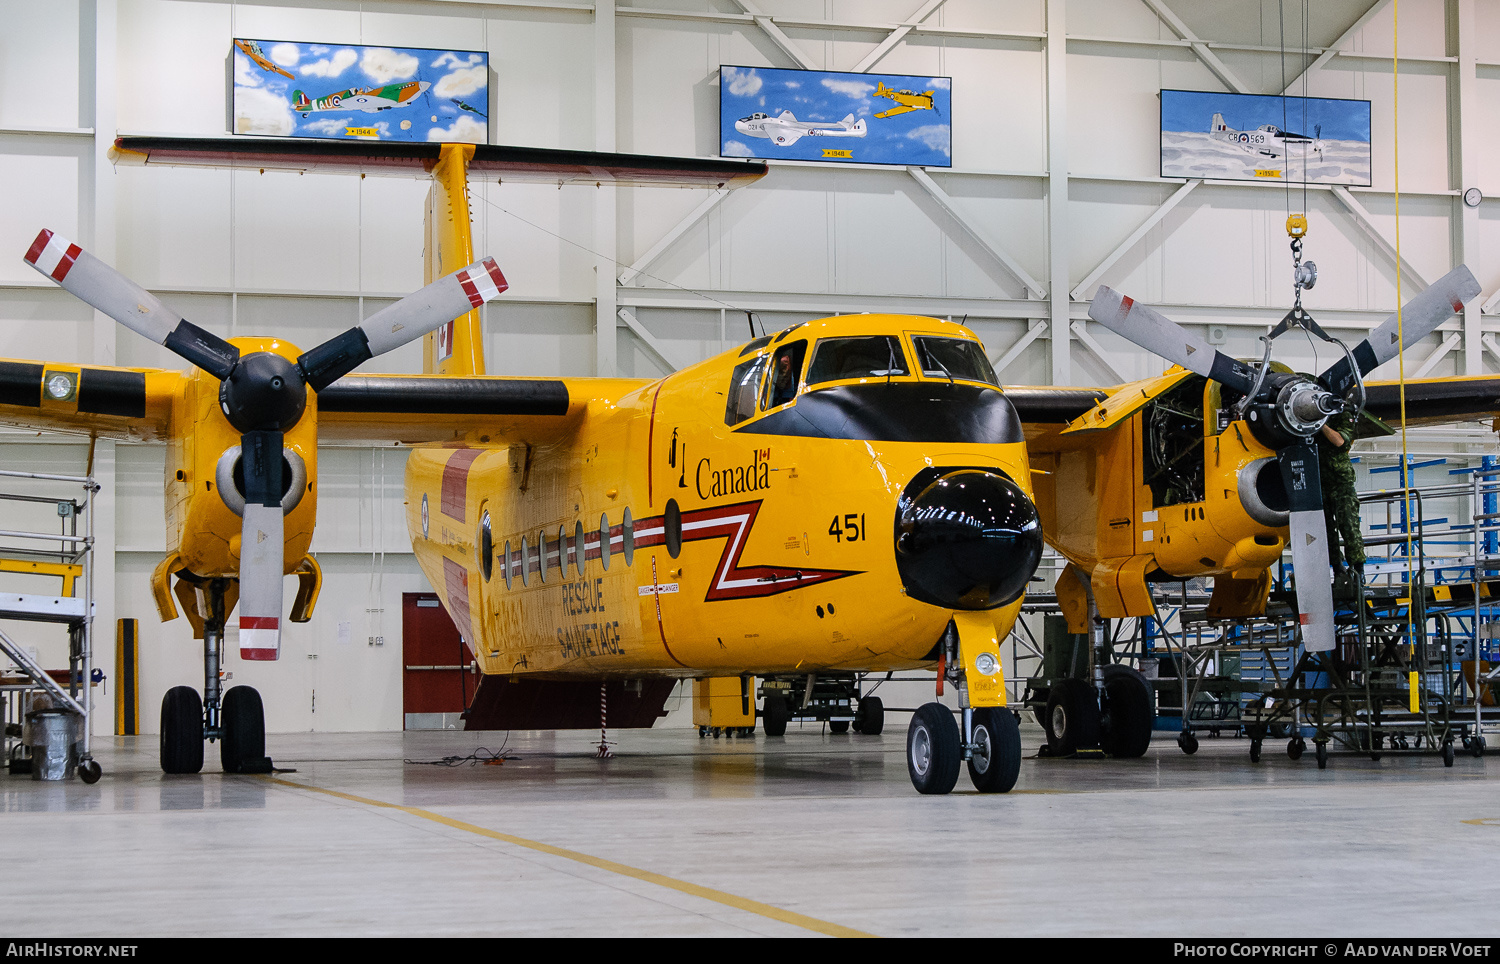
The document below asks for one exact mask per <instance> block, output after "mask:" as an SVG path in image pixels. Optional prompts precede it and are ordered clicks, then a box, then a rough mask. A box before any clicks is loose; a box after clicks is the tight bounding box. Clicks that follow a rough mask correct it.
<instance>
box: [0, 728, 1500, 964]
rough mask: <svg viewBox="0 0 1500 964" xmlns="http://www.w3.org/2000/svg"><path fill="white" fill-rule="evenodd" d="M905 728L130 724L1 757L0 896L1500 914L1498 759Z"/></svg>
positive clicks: (43, 913) (827, 917)
mask: <svg viewBox="0 0 1500 964" xmlns="http://www.w3.org/2000/svg"><path fill="white" fill-rule="evenodd" d="M893 717H894V714H893ZM888 722H889V723H890V724H891V725H889V727H888V729H887V731H886V733H885V734H884V735H883V736H881V737H862V736H850V735H846V736H831V735H826V734H823V733H821V732H819V731H818V730H816V729H813V728H808V729H805V730H802V731H800V732H799V731H798V729H797V727H796V726H795V725H794V726H793V727H792V728H791V729H790V730H789V731H788V733H787V736H785V737H783V738H778V739H767V738H766V737H765V736H763V735H757V736H756V737H755V739H753V740H732V741H731V740H717V741H715V740H702V741H700V740H699V739H698V738H697V736H696V734H694V733H692V732H691V731H684V730H681V729H674V730H664V731H620V732H616V733H612V734H611V737H612V738H613V739H615V740H617V741H618V745H617V747H616V751H617V756H616V757H615V758H614V759H612V760H607V761H600V760H596V759H594V758H592V756H591V747H590V740H591V739H592V740H594V741H597V739H598V734H597V733H593V734H591V733H588V732H567V733H559V734H551V733H531V734H512V735H511V736H510V739H509V744H508V746H507V747H506V752H507V754H510V755H512V756H513V757H514V758H513V759H510V760H507V762H505V763H504V764H503V765H501V766H467V765H465V766H458V767H451V768H450V767H440V766H424V765H419V764H417V763H414V762H403V760H406V761H425V760H436V759H439V758H441V757H443V756H445V755H449V754H458V755H465V754H468V753H470V752H472V751H473V750H474V749H475V748H477V747H479V746H487V747H489V748H491V749H499V748H500V746H501V743H502V742H503V741H504V739H505V736H504V734H499V733H485V734H466V733H461V732H434V733H420V734H418V733H412V734H400V733H392V734H306V735H273V736H271V737H269V738H268V749H269V750H270V752H271V753H272V754H273V756H274V757H275V759H276V763H277V765H278V766H279V767H294V768H295V769H296V772H295V773H284V774H278V775H277V776H276V777H274V778H272V777H254V776H225V775H223V774H221V773H220V772H219V771H218V763H217V752H216V749H217V748H216V747H211V748H210V754H209V763H208V765H207V766H206V768H205V772H204V773H203V774H201V775H199V776H193V777H181V776H178V777H167V776H164V775H163V774H162V773H161V772H160V770H159V769H158V768H157V764H156V746H155V739H154V738H150V737H143V738H138V739H137V738H116V739H113V740H110V739H105V740H102V741H99V743H98V744H97V745H96V752H97V756H98V759H99V760H100V762H101V763H102V764H103V767H104V773H105V776H104V779H103V780H102V781H100V782H99V783H98V784H96V785H94V786H86V785H84V784H83V783H81V782H79V781H77V780H70V781H67V782H64V783H40V782H35V781H32V780H31V779H29V778H26V777H19V776H16V777H11V776H4V775H0V800H3V809H4V817H3V822H0V826H3V828H4V835H5V839H6V840H7V842H8V844H9V852H10V855H11V856H10V859H8V860H7V861H6V865H7V867H8V870H7V872H6V873H5V874H4V881H5V883H4V884H3V885H0V893H3V894H4V896H5V899H6V903H7V905H8V907H9V914H10V919H11V920H12V922H13V923H14V924H15V925H16V926H15V928H13V929H14V930H16V931H17V932H23V933H25V934H26V935H27V936H29V937H47V936H57V937H64V936H66V937H82V936H90V935H101V936H103V935H108V936H119V937H126V936H170V935H205V936H207V935H215V936H217V935H234V936H301V935H318V936H336V935H361V936H385V935H390V936H415V935H437V936H480V935H483V936H492V935H493V936H512V935H516V936H520V935H525V936H541V935H568V936H573V935H580V936H582V935H631V936H634V935H641V936H645V935H652V936H661V935H674V936H675V935H684V936H686V935H693V936H697V935H752V934H756V935H784V936H794V935H795V936H805V935H810V934H820V933H821V934H847V933H851V932H864V933H869V934H879V935H885V936H916V935H957V934H965V935H968V934H976V935H977V934H983V935H996V936H1002V935H1003V936H1009V935H1020V934H1025V935H1049V936H1050V935H1093V936H1103V935H1150V936H1160V937H1170V938H1180V937H1186V936H1218V937H1234V936H1283V937H1285V936H1304V935H1306V936H1313V935H1318V936H1321V935H1348V936H1360V937H1377V936H1405V935H1423V936H1433V937H1436V936H1484V935H1491V934H1493V933H1494V932H1495V925H1494V923H1493V912H1494V907H1495V897H1496V893H1497V888H1496V885H1495V883H1494V880H1495V869H1496V867H1497V866H1500V863H1497V860H1500V758H1494V757H1491V758H1486V759H1483V760H1475V759H1472V758H1470V757H1468V756H1460V757H1459V759H1458V762H1457V764H1456V765H1455V766H1454V767H1453V768H1451V769H1445V768H1444V767H1443V765H1442V763H1441V761H1440V760H1438V759H1437V758H1435V757H1431V756H1424V757H1391V756H1387V757H1386V758H1385V759H1384V760H1383V761H1382V762H1379V763H1376V762H1372V761H1370V760H1369V759H1367V758H1362V757H1353V756H1335V757H1334V758H1333V759H1332V761H1331V762H1330V765H1329V769H1328V770H1326V771H1321V772H1320V771H1319V770H1318V769H1317V766H1316V764H1315V763H1314V762H1313V760H1312V755H1311V753H1309V754H1308V755H1307V756H1305V757H1303V759H1302V760H1301V761H1300V762H1296V763H1294V762H1292V761H1290V760H1289V759H1287V757H1286V755H1285V754H1284V753H1283V752H1281V750H1280V747H1281V745H1280V744H1277V745H1276V747H1275V752H1269V751H1270V750H1272V747H1271V746H1270V745H1268V747H1267V749H1268V752H1267V753H1266V755H1265V757H1264V758H1263V760H1262V762H1261V763H1260V764H1259V765H1251V764H1250V763H1249V761H1248V758H1247V750H1248V744H1247V743H1246V742H1245V741H1243V740H1237V739H1230V738H1224V739H1218V740H1214V739H1206V740H1204V746H1203V749H1201V750H1200V751H1199V752H1198V754H1197V755H1196V756H1193V757H1188V756H1184V755H1183V754H1182V753H1181V752H1180V751H1178V749H1177V748H1176V746H1175V744H1174V743H1172V742H1171V741H1170V738H1167V737H1162V736H1160V735H1158V740H1157V743H1156V744H1155V745H1153V748H1152V749H1151V751H1150V753H1149V754H1148V755H1147V756H1146V757H1145V758H1144V759H1141V760H1132V761H1113V760H1090V761H1082V760H1037V759H1029V760H1027V761H1026V762H1025V763H1024V764H1023V765H1022V768H1021V779H1020V783H1019V785H1018V787H1017V789H1016V790H1015V791H1014V792H1012V793H1010V794H1008V795H1004V796H980V795H978V794H975V793H973V792H970V791H969V789H968V786H969V785H968V782H967V775H965V776H963V777H961V778H960V782H959V787H958V792H955V793H954V794H952V795H951V796H948V797H923V796H919V795H918V794H917V793H915V792H914V791H913V790H912V789H911V785H910V783H909V781H908V779H907V775H906V764H905V756H904V749H905V745H904V740H905V720H904V718H902V717H894V718H893V719H891V720H889V721H888ZM1022 739H1023V743H1024V745H1025V746H1026V748H1027V753H1028V754H1031V753H1034V752H1035V748H1036V747H1037V746H1038V744H1039V743H1040V742H1041V733H1040V730H1039V729H1037V728H1036V727H1034V726H1032V725H1030V724H1029V723H1028V724H1027V725H1026V726H1025V727H1024V728H1023V731H1022ZM312 788H317V789H312ZM28 847H35V848H36V849H30V850H28V849H27V848H28ZM43 848H45V852H46V853H48V854H50V856H47V855H44V850H43ZM67 852H71V853H74V854H78V855H80V857H79V859H78V860H77V862H76V863H75V865H74V866H77V867H78V868H79V869H78V870H77V871H75V872H70V871H69V870H67V869H66V863H65V861H64V860H63V859H61V858H63V856H64V854H65V853H67ZM23 922H24V923H23Z"/></svg>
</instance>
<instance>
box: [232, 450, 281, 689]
mask: <svg viewBox="0 0 1500 964" xmlns="http://www.w3.org/2000/svg"><path fill="white" fill-rule="evenodd" d="M281 447H282V434H281V433H280V432H246V433H245V434H244V435H243V436H241V437H240V465H241V467H242V469H243V471H244V477H245V513H244V519H243V520H242V522H241V525H240V657H241V658H242V659H256V660H270V659H276V658H277V657H278V656H279V655H281V577H282V556H283V554H284V543H283V536H282V521H283V520H282V513H281V481H282V480H281V458H282V456H281Z"/></svg>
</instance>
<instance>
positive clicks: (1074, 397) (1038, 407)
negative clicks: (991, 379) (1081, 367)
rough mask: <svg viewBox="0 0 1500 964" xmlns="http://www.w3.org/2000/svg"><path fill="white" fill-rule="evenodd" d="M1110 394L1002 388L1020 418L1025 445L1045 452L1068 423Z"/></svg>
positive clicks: (1095, 391) (1075, 389)
mask: <svg viewBox="0 0 1500 964" xmlns="http://www.w3.org/2000/svg"><path fill="white" fill-rule="evenodd" d="M1110 391H1115V389H1109V390H1107V391H1106V390H1101V389H1098V388H1030V387H1012V386H1006V387H1005V397H1006V398H1008V399H1010V403H1011V405H1013V406H1015V409H1016V414H1017V415H1019V416H1020V417H1021V425H1022V428H1023V429H1024V430H1025V432H1026V443H1027V445H1028V446H1029V447H1031V448H1032V449H1033V450H1035V451H1047V450H1049V449H1050V447H1052V446H1054V445H1055V444H1056V442H1057V437H1058V435H1059V434H1060V433H1061V432H1062V430H1063V429H1065V428H1067V426H1068V423H1069V422H1071V421H1073V420H1074V419H1076V418H1079V417H1081V416H1082V415H1084V414H1085V413H1087V412H1088V411H1089V410H1090V409H1092V408H1093V407H1094V406H1095V405H1098V404H1099V403H1100V402H1102V401H1104V399H1105V398H1107V397H1108V396H1109V392H1110Z"/></svg>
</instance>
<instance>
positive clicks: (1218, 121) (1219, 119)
mask: <svg viewBox="0 0 1500 964" xmlns="http://www.w3.org/2000/svg"><path fill="white" fill-rule="evenodd" d="M1208 129H1209V130H1210V131H1227V130H1229V125H1227V124H1225V123H1224V115H1223V114H1215V115H1214V119H1213V122H1212V123H1211V124H1209V125H1208Z"/></svg>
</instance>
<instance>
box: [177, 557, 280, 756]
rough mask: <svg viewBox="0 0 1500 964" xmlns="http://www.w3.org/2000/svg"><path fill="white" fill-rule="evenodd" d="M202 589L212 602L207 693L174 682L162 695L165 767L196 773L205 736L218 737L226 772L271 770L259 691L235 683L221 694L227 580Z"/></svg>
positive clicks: (206, 642)
mask: <svg viewBox="0 0 1500 964" xmlns="http://www.w3.org/2000/svg"><path fill="white" fill-rule="evenodd" d="M202 588H203V591H204V596H205V601H206V602H207V605H208V612H207V613H206V614H205V618H204V620H203V697H202V698H199V696H198V691H197V690H195V689H193V688H192V687H191V686H174V687H172V688H171V689H169V690H167V694H166V695H165V696H163V697H162V700H161V768H162V771H163V772H165V773H197V772H198V771H200V770H202V769H203V742H204V740H208V741H209V742H213V741H214V740H218V741H219V761H220V764H221V765H222V766H223V768H224V772H225V773H270V772H271V769H272V767H271V760H270V758H269V757H267V756H266V715H265V709H264V707H263V706H262V704H261V699H260V694H259V693H258V692H256V691H255V689H254V687H250V686H234V687H231V688H230V689H229V692H227V693H223V694H222V698H221V695H220V690H221V687H222V685H223V684H222V682H221V680H220V678H219V667H220V665H221V664H222V662H223V657H224V608H225V607H224V599H225V591H226V589H227V588H228V580H224V579H213V580H208V581H207V582H206V583H205V584H204V585H203V587H202Z"/></svg>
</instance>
